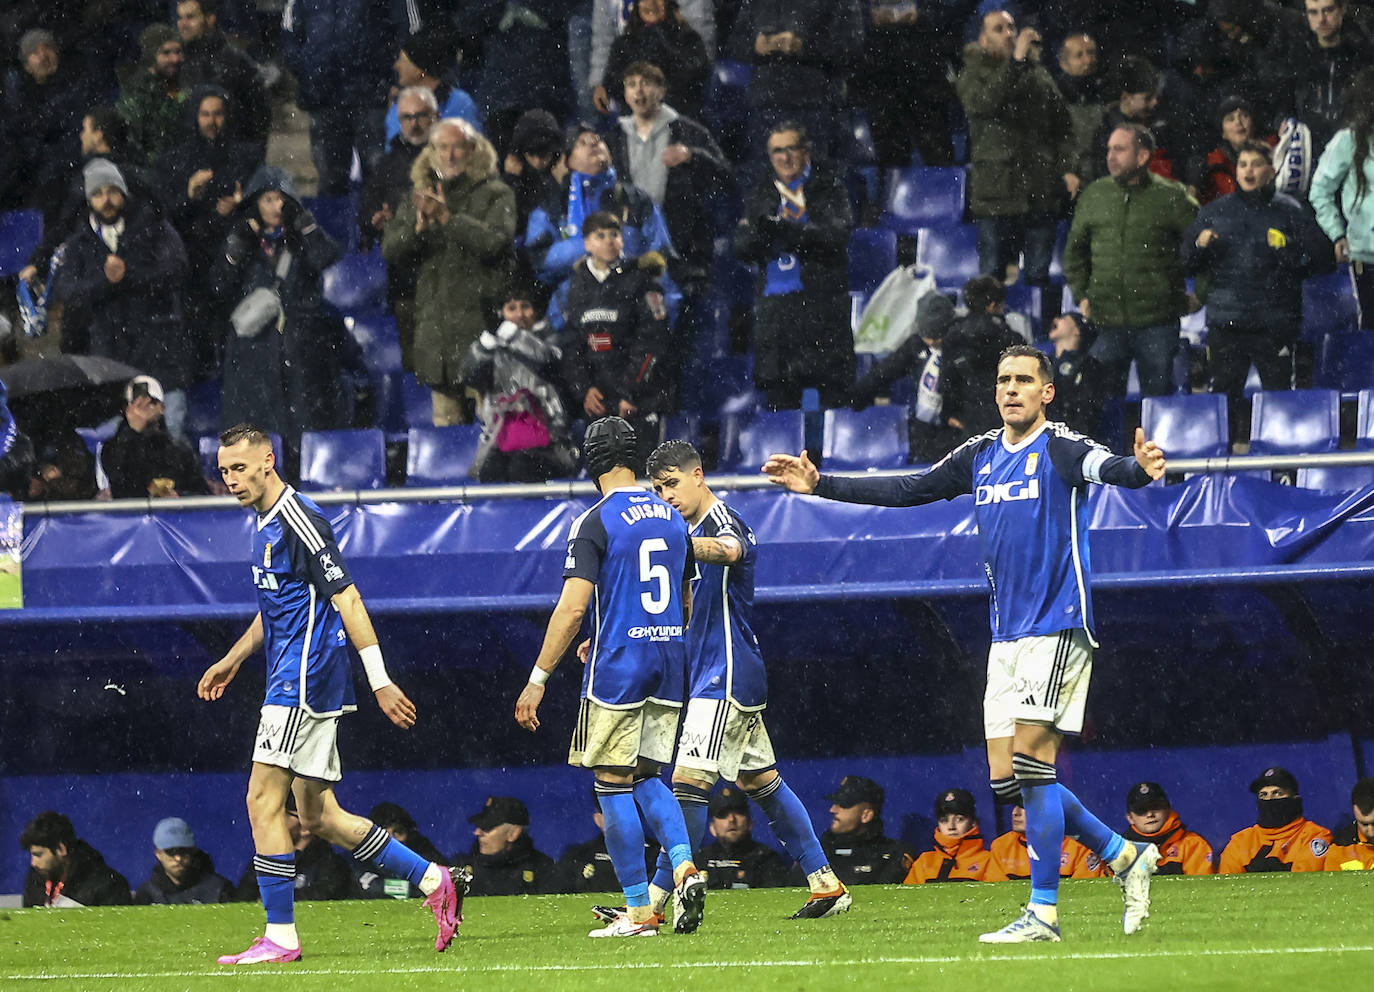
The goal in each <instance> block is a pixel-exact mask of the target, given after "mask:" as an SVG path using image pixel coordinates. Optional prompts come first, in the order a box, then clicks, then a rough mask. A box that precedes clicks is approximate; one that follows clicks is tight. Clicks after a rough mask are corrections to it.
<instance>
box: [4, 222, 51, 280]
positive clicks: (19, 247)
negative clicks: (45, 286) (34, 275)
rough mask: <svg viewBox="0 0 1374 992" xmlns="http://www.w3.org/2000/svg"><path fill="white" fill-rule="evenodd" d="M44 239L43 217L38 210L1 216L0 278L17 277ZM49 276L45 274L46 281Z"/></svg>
mask: <svg viewBox="0 0 1374 992" xmlns="http://www.w3.org/2000/svg"><path fill="white" fill-rule="evenodd" d="M42 239H43V215H42V214H41V213H39V212H38V211H37V210H11V211H9V213H5V214H0V276H12V275H16V274H17V273H18V272H19V270H20V269H22V268H23V267H24V266H26V265H28V264H29V256H30V255H32V254H33V250H34V249H35V248H37V247H38V242H39V241H41V240H42ZM47 277H48V274H47V273H46V272H44V273H43V278H44V279H46V278H47Z"/></svg>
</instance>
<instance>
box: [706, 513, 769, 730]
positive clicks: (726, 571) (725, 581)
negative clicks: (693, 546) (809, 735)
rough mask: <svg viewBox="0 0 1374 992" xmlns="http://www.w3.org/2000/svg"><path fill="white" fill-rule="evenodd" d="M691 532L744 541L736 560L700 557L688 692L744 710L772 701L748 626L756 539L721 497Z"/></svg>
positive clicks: (751, 631)
mask: <svg viewBox="0 0 1374 992" xmlns="http://www.w3.org/2000/svg"><path fill="white" fill-rule="evenodd" d="M691 536H692V537H712V538H726V539H732V540H734V541H735V543H737V544H738V545H739V546H740V549H741V551H742V554H741V556H740V560H739V561H737V562H735V563H734V564H733V565H713V564H711V563H710V562H704V561H698V562H697V569H696V576H695V578H694V580H693V582H692V623H691V626H690V627H689V628H688V630H687V671H688V672H689V673H690V674H689V689H688V695H689V696H690V697H691V698H692V699H728V700H729V701H730V702H731V703H733V704H734V705H735V706H737V707H738V708H740V709H742V710H761V709H763V708H764V707H765V706H766V705H767V704H768V677H767V673H766V672H765V671H764V667H763V655H762V653H761V652H760V650H759V639H758V638H757V637H756V636H755V635H754V631H753V629H752V628H751V627H750V626H749V614H750V613H751V612H752V611H753V608H754V564H755V562H756V561H757V559H758V542H757V540H756V539H755V537H754V532H753V531H752V530H750V528H749V525H748V524H746V523H745V522H744V520H743V519H742V518H741V517H740V515H739V514H738V513H736V512H735V511H734V510H732V509H731V508H730V507H728V506H726V505H725V504H724V503H722V502H720V501H719V500H717V501H716V502H715V503H713V504H712V505H711V508H710V509H709V510H707V511H706V515H705V516H703V517H702V519H701V522H700V523H698V524H697V525H696V526H695V527H693V528H692V532H691Z"/></svg>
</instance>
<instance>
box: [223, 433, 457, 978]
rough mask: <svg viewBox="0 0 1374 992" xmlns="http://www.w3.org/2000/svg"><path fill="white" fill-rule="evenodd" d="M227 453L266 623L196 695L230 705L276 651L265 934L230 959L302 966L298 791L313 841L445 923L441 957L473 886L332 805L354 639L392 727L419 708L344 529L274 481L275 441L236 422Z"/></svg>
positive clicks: (267, 747) (264, 787)
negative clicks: (294, 829)
mask: <svg viewBox="0 0 1374 992" xmlns="http://www.w3.org/2000/svg"><path fill="white" fill-rule="evenodd" d="M219 443H220V448H219V471H220V475H221V476H222V477H223V479H224V483H225V485H226V486H228V488H229V492H230V493H231V494H232V495H233V496H234V498H235V499H237V500H238V501H239V505H240V506H245V507H251V508H252V509H254V510H256V511H257V526H256V527H255V528H254V531H253V557H252V568H253V585H254V586H256V587H257V590H258V615H257V616H256V617H255V618H254V619H253V622H252V624H250V625H249V627H248V630H247V631H246V632H245V633H244V635H243V636H242V637H240V638H239V639H238V641H237V642H236V643H235V644H234V646H233V647H231V648H230V649H229V651H228V653H227V654H225V656H224V657H223V658H221V659H220V660H219V661H217V662H216V663H215V664H213V665H211V666H210V667H209V668H208V669H206V671H205V674H204V675H202V676H201V678H200V684H199V685H198V686H197V689H196V692H197V694H198V695H199V696H200V698H201V699H205V700H215V699H219V698H220V697H222V696H223V695H224V691H225V689H227V688H228V687H229V683H231V682H232V681H233V680H234V677H235V676H236V675H237V674H238V672H239V668H240V667H242V665H243V663H244V661H246V660H247V659H248V657H249V656H250V655H252V654H254V653H255V652H256V651H257V650H258V649H259V648H262V649H264V650H265V652H266V655H267V698H266V701H265V704H264V705H263V707H262V719H261V722H260V723H259V724H258V733H257V743H256V745H255V747H254V749H253V771H252V774H251V775H250V777H249V780H248V821H249V823H250V824H251V826H252V829H253V845H254V849H255V851H256V854H255V855H254V857H253V867H254V869H255V870H256V872H257V876H258V892H259V894H260V896H261V898H262V905H263V909H264V910H266V912H267V929H266V931H265V932H264V934H263V936H261V937H259V938H258V939H257V940H255V941H253V943H252V945H251V946H250V947H249V948H248V949H247V950H245V951H242V952H241V953H238V954H227V955H225V956H223V957H221V958H220V959H219V963H220V964H233V965H251V964H269V963H280V962H286V961H296V960H299V959H300V956H301V944H300V938H299V936H298V935H297V933H296V923H295V874H296V867H295V852H294V849H293V845H292V843H291V835H290V832H289V830H288V828H287V820H286V799H287V794H288V793H293V794H294V795H295V799H296V807H297V810H298V812H299V816H300V819H301V823H302V825H304V826H305V827H306V828H308V829H309V830H310V831H311V833H314V834H317V835H319V836H320V837H323V838H324V839H326V840H328V841H330V842H331V843H334V844H338V845H340V846H342V847H344V848H346V849H348V850H349V851H350V852H351V853H352V855H353V857H354V858H355V859H357V860H359V861H365V862H367V863H369V864H371V865H373V866H375V867H376V868H377V870H379V871H382V872H385V873H386V874H388V875H392V876H395V877H398V878H404V879H407V880H408V881H409V882H411V883H412V884H414V885H416V886H418V887H419V889H420V891H422V892H423V893H425V895H426V897H427V898H426V899H425V905H426V906H427V907H428V908H429V909H431V910H432V911H433V912H434V919H435V921H436V922H437V923H438V925H439V936H438V938H437V939H436V940H435V942H434V949H435V950H437V951H442V950H444V949H445V948H446V947H448V945H449V942H450V941H452V940H453V936H454V934H455V933H456V932H457V929H458V924H459V923H460V922H462V917H461V911H462V899H463V894H464V893H465V891H466V885H467V880H466V878H465V876H463V874H462V873H461V872H456V871H455V870H454V869H450V868H448V867H445V866H443V865H439V864H436V863H435V862H432V861H426V860H425V859H423V858H421V857H419V856H418V855H416V854H415V853H414V852H413V851H411V850H410V849H409V848H408V847H406V846H405V845H404V844H402V843H401V842H400V841H397V840H395V839H393V838H392V836H391V835H390V834H389V833H387V832H386V830H384V829H383V828H382V827H379V826H377V825H376V824H375V823H373V822H372V821H371V820H366V819H364V818H363V817H361V816H355V815H354V814H352V813H349V812H347V811H345V810H344V809H343V808H342V807H340V806H339V801H338V799H337V798H335V795H334V783H336V782H338V781H339V780H340V778H341V777H342V771H341V769H340V767H339V750H338V743H337V735H338V723H339V717H340V716H341V715H342V714H344V713H351V712H352V711H353V710H355V709H357V705H356V703H355V701H354V695H353V679H352V675H351V673H350V671H349V657H348V650H347V648H346V647H345V646H344V643H345V639H347V640H348V641H351V642H352V643H353V646H354V647H355V648H357V649H358V654H359V655H360V656H361V657H362V661H363V669H364V670H365V671H366V672H367V680H368V683H369V684H370V685H371V687H372V691H373V693H374V694H375V695H376V697H377V705H378V706H380V707H381V709H382V712H383V713H385V714H386V715H387V717H388V718H389V719H390V720H391V722H392V723H394V724H396V726H398V727H401V728H402V729H409V728H410V727H413V726H414V725H415V705H414V704H413V703H412V702H411V701H410V700H409V699H408V698H406V694H405V693H404V692H402V691H401V689H400V687H399V686H397V685H395V684H393V683H392V681H391V679H390V678H388V677H387V673H386V664H385V662H384V661H383V660H382V649H381V647H380V646H379V645H378V644H377V635H376V633H374V632H373V629H372V621H371V619H370V618H369V617H368V614H367V609H366V607H364V606H363V601H362V597H361V596H359V595H358V590H357V587H355V586H354V585H353V579H352V578H351V577H350V576H349V574H348V566H347V565H346V564H345V562H344V559H343V556H342V555H341V554H340V553H339V546H338V545H337V544H336V543H335V541H334V531H333V528H331V527H330V525H329V521H328V520H327V519H325V516H324V514H322V513H321V512H320V510H319V507H317V506H316V505H315V504H314V503H312V502H311V501H310V500H308V499H306V498H305V497H304V496H302V495H301V494H300V493H298V492H296V491H295V489H293V488H292V487H291V486H288V485H287V484H286V483H285V482H283V481H282V478H281V476H279V475H278V474H277V470H276V460H275V458H274V456H273V453H272V442H271V440H270V438H269V437H268V435H267V434H265V433H264V432H263V431H262V430H261V429H260V428H258V427H254V426H253V425H251V424H238V425H237V426H234V427H231V428H229V429H228V430H227V431H225V432H224V433H223V434H221V435H220V437H219Z"/></svg>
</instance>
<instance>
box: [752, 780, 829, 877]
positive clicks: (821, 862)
mask: <svg viewBox="0 0 1374 992" xmlns="http://www.w3.org/2000/svg"><path fill="white" fill-rule="evenodd" d="M748 795H749V798H750V799H752V800H754V802H756V803H758V804H759V808H760V809H761V810H763V812H764V815H765V816H767V817H768V825H769V826H770V827H772V828H773V833H775V834H777V836H778V840H780V841H782V846H783V847H784V848H786V849H787V853H788V854H790V855H792V857H794V858H796V859H797V861H799V862H800V863H801V866H802V871H803V872H805V873H806V874H807V875H810V874H811V873H812V872H814V871H818V870H819V869H821V868H824V867H825V866H826V865H827V864H829V860H828V859H827V858H826V856H825V852H824V851H822V850H821V842H820V840H819V839H818V838H817V837H816V828H815V827H813V826H812V825H811V817H810V816H809V815H807V812H806V807H805V806H803V805H802V801H801V800H800V799H798V798H797V794H796V793H795V792H793V791H792V790H791V789H790V788H789V787H788V785H787V783H786V782H784V781H783V780H782V776H781V775H779V776H778V777H777V778H775V779H774V780H773V781H771V782H769V783H768V784H767V785H765V786H764V787H763V788H761V789H755V790H754V791H753V792H750V793H749V794H748Z"/></svg>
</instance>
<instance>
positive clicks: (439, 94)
mask: <svg viewBox="0 0 1374 992" xmlns="http://www.w3.org/2000/svg"><path fill="white" fill-rule="evenodd" d="M457 49H458V43H457V39H456V38H453V37H451V36H450V35H449V33H448V32H447V31H441V30H438V29H433V30H430V29H426V30H424V31H421V32H419V33H418V34H413V35H411V36H410V37H409V38H407V39H406V40H405V42H404V43H403V44H402V45H401V54H399V55H397V56H396V64H395V66H393V68H394V69H395V70H396V83H397V85H398V86H400V87H401V88H402V89H403V90H404V89H406V88H409V87H411V86H416V87H423V88H425V89H427V90H429V91H430V92H432V93H433V94H434V102H435V104H436V105H437V106H438V107H439V116H438V117H437V118H435V120H444V119H445V118H449V117H461V118H462V119H463V120H465V121H467V122H468V123H469V124H471V125H472V126H473V127H475V128H477V129H478V130H479V131H480V130H481V129H482V115H481V114H480V113H478V112H477V104H475V103H473V101H472V97H470V96H468V95H467V93H466V92H465V91H464V90H461V89H459V88H458V87H457V86H456V85H455V84H454V82H453V80H452V79H451V78H450V76H451V70H452V69H453V67H454V62H455V60H454V55H455V53H456V52H457ZM399 106H400V100H399V99H398V100H397V101H396V102H394V103H392V105H391V106H390V108H388V109H387V112H386V143H387V146H388V147H390V145H391V142H392V141H394V140H395V139H396V138H398V137H400V136H401V112H400V110H399V109H398V107H399ZM431 123H432V122H431Z"/></svg>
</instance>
